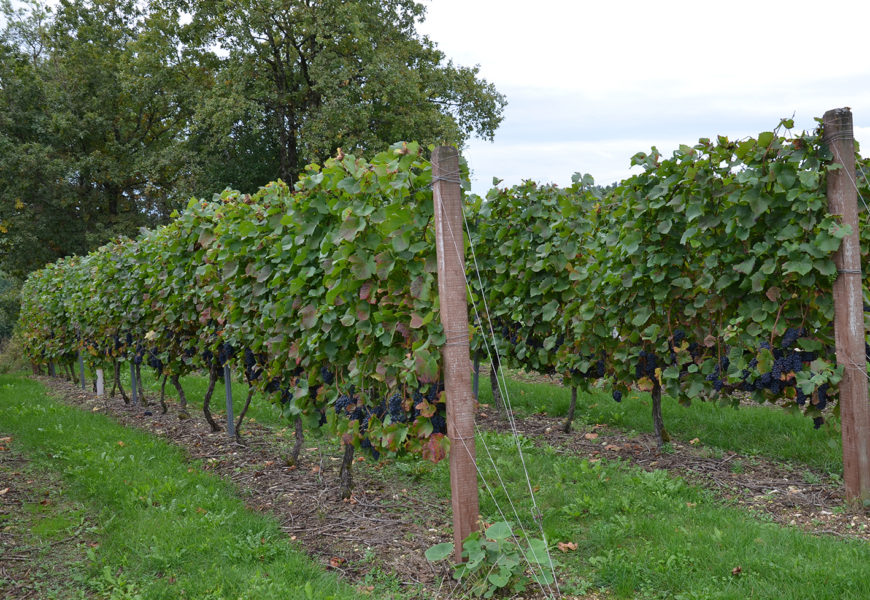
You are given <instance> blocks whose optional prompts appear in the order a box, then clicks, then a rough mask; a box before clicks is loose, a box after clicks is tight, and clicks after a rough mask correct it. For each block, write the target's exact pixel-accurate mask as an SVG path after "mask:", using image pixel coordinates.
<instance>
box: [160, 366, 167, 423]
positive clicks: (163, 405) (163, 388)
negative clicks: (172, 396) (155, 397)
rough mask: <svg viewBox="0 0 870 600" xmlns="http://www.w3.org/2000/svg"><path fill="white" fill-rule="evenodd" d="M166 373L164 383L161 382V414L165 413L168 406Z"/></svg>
mask: <svg viewBox="0 0 870 600" xmlns="http://www.w3.org/2000/svg"><path fill="white" fill-rule="evenodd" d="M166 377H167V376H166V375H165V374H164V375H163V383H161V384H160V414H161V415H165V414H166V411H167V410H168V409H167V407H166Z"/></svg>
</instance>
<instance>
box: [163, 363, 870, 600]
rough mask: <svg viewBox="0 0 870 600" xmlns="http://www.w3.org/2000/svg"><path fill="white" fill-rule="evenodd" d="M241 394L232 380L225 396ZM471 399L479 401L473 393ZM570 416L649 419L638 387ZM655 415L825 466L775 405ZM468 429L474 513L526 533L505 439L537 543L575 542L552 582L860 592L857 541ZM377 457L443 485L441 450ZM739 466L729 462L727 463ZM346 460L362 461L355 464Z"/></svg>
mask: <svg viewBox="0 0 870 600" xmlns="http://www.w3.org/2000/svg"><path fill="white" fill-rule="evenodd" d="M146 381H147V380H146ZM184 385H185V389H186V390H188V393H189V394H190V400H191V404H196V401H198V400H199V399H201V397H202V394H203V393H204V391H205V385H206V381H205V379H204V378H201V377H195V376H193V377H188V378H187V379H186V380H185V381H184ZM509 385H510V393H511V399H512V401H513V404H514V408H515V409H518V412H519V413H521V414H522V413H533V412H541V411H546V412H547V413H548V414H551V415H559V414H560V413H564V412H565V411H566V410H567V404H568V400H569V391H568V390H565V389H563V388H560V387H558V386H552V385H545V384H526V383H520V382H510V383H509ZM481 388H484V386H481ZM221 393H222V387H221V386H218V389H216V391H215V394H216V395H217V397H219V398H221V399H222V396H221V395H219V394H221ZM243 394H244V387H243V386H240V387H239V388H238V390H237V391H236V392H235V397H236V398H243V397H244V395H243ZM481 400H482V401H484V402H486V401H488V397H487V395H486V392H485V391H483V392H482V394H481ZM252 411H255V412H253V413H252V414H253V415H254V417H255V418H256V419H257V420H258V421H259V422H261V423H264V424H266V425H275V426H286V422H285V421H282V420H281V417H280V415H279V413H278V411H277V409H276V408H275V407H273V406H272V405H270V404H268V403H264V402H262V401H261V402H259V403H257V402H256V400H255V403H254V404H252ZM577 419H578V421H581V422H588V423H609V424H611V425H614V426H617V427H621V428H624V429H627V430H629V431H631V430H634V431H649V430H650V426H649V407H648V399H647V398H645V397H644V396H643V395H632V396H631V397H630V398H627V399H625V400H624V401H623V402H622V403H621V404H617V403H615V402H613V401H612V400H611V399H610V397H609V395H608V394H606V393H604V392H593V393H591V394H588V395H581V399H580V402H579V403H578V413H577ZM665 421H666V425H667V426H668V428H669V430H670V431H671V433H672V435H675V436H676V437H681V438H684V439H690V438H693V437H699V438H701V440H702V441H703V442H704V443H705V444H707V445H708V446H713V447H719V448H723V449H733V450H737V451H739V452H741V453H744V454H758V455H763V456H766V457H769V458H774V459H778V460H783V461H788V462H797V463H802V464H803V465H805V466H810V467H814V468H821V469H823V470H834V469H835V468H836V465H838V464H839V456H838V450H837V448H836V444H831V443H830V442H831V440H832V439H833V437H832V436H833V432H831V431H828V432H826V431H824V430H823V431H822V432H818V431H814V430H813V429H812V427H811V426H809V425H808V422H807V420H806V419H804V418H803V417H801V416H799V415H792V414H788V413H786V412H783V411H780V410H770V409H768V408H767V407H744V408H741V409H740V410H734V409H732V408H729V407H720V406H717V405H714V404H704V403H697V404H696V405H694V406H692V407H689V408H686V407H681V406H678V405H676V403H674V402H669V401H666V402H665ZM792 438H794V439H792ZM479 440H480V442H479V444H478V457H479V466H480V469H481V476H482V478H483V479H484V480H485V481H486V482H487V484H488V485H485V486H482V487H481V516H482V518H483V519H484V520H485V521H488V522H495V521H500V520H505V519H506V520H510V521H513V522H514V523H521V524H522V526H523V527H524V528H525V529H526V530H528V531H529V532H531V535H535V532H536V531H537V527H538V526H537V524H536V522H535V520H534V519H533V518H532V515H533V514H534V511H533V508H532V506H531V503H530V501H529V500H528V489H527V484H526V480H525V477H524V473H523V468H522V463H521V462H520V461H519V460H518V457H517V453H516V444H517V443H519V444H520V445H521V446H522V448H523V451H524V455H525V463H526V464H527V465H528V467H529V470H530V471H531V472H532V474H533V476H532V484H533V485H534V486H535V487H536V489H537V494H536V502H537V508H538V510H539V511H540V513H541V515H542V518H541V521H540V522H541V524H542V526H543V530H544V532H545V533H546V536H547V539H548V540H549V542H550V544H551V546H552V545H553V544H555V543H556V542H569V541H570V542H574V543H576V544H578V546H579V547H578V549H577V550H576V551H573V552H567V553H564V554H563V553H560V552H556V554H558V556H556V557H555V558H556V559H557V561H558V563H559V566H558V570H559V573H560V581H561V584H562V590H561V591H562V593H563V594H582V593H584V592H585V591H586V590H589V589H598V588H601V589H604V590H607V591H608V593H610V594H612V595H613V596H614V597H616V598H641V599H650V600H652V599H658V598H672V599H675V600H689V599H695V598H704V599H735V600H736V599H747V598H757V599H767V598H770V599H773V598H776V599H792V598H793V599H795V600H797V599H800V600H803V599H804V598H814V599H827V598H830V599H838V600H841V599H853V598H854V599H856V600H857V599H863V598H868V597H870V572H868V571H867V568H866V565H868V564H870V545H868V544H867V543H866V542H862V541H858V540H841V539H836V538H832V537H823V536H815V535H811V534H808V533H805V532H803V531H801V530H799V529H797V528H792V527H781V526H778V525H776V524H775V523H772V522H769V521H767V520H765V519H764V517H763V516H758V515H753V514H750V513H747V512H746V511H745V510H741V509H740V508H738V507H732V506H726V505H724V504H723V503H722V502H720V501H718V500H716V499H715V498H714V497H713V495H712V494H711V493H710V492H708V491H705V490H703V489H701V488H698V487H694V486H690V485H688V484H687V483H685V482H684V481H683V480H682V479H679V478H672V477H671V476H669V475H668V474H667V473H665V472H663V471H653V472H646V471H643V470H642V469H638V468H634V467H630V466H628V465H626V464H624V463H621V462H607V461H598V462H595V461H588V460H578V459H575V458H566V457H565V456H563V455H561V454H559V453H558V452H557V451H556V450H555V449H554V448H552V447H549V446H544V447H538V446H536V445H534V444H532V443H531V442H530V441H529V440H525V439H522V438H520V440H519V441H518V442H517V441H515V440H514V439H513V438H511V437H509V436H505V435H501V434H495V433H482V434H481V435H480V437H479ZM820 456H821V457H822V458H820ZM749 460H752V459H751V458H750V459H749ZM386 463H387V464H385V465H384V464H382V465H380V467H381V469H382V470H381V471H380V473H381V475H382V476H384V475H386V476H393V477H399V478H401V479H403V480H404V481H406V482H407V485H408V487H409V489H410V488H411V486H424V487H425V488H426V490H427V492H429V493H432V492H434V493H436V494H441V495H447V494H449V472H448V467H447V464H446V461H443V462H442V463H440V464H438V465H432V464H430V463H427V462H424V461H420V460H415V459H412V458H407V459H400V460H396V461H386ZM741 466H742V465H741V464H737V463H735V467H734V468H735V469H738V468H740V467H741ZM358 468H363V469H365V468H372V466H371V465H369V463H368V462H366V463H361V465H360V467H358ZM496 468H497V470H498V476H497V475H496ZM798 468H800V466H799V465H798ZM806 473H807V475H806V477H815V475H814V474H813V473H812V472H810V471H806ZM501 482H504V484H505V487H506V491H505V489H504V488H503V487H502V485H501ZM418 489H419V488H418ZM489 490H492V492H491V494H490V493H489ZM508 498H510V499H511V502H513V505H514V507H515V510H516V512H514V510H513V509H512V508H511V502H508ZM524 498H525V500H524ZM448 519H449V516H446V517H445V525H446V524H447V521H448ZM445 534H446V532H445Z"/></svg>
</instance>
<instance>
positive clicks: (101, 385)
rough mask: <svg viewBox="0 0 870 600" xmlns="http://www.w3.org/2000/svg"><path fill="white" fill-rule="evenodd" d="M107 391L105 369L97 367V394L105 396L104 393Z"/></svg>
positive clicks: (100, 396)
mask: <svg viewBox="0 0 870 600" xmlns="http://www.w3.org/2000/svg"><path fill="white" fill-rule="evenodd" d="M105 393H106V387H105V380H104V379H103V370H102V369H97V396H98V397H99V398H102V397H103V394H105Z"/></svg>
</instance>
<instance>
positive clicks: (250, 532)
mask: <svg viewBox="0 0 870 600" xmlns="http://www.w3.org/2000/svg"><path fill="white" fill-rule="evenodd" d="M0 432H2V435H3V436H8V437H11V438H12V439H11V441H10V442H9V443H10V444H12V447H13V448H14V449H15V450H16V451H18V452H21V453H22V454H23V455H24V456H26V457H27V458H28V459H29V460H30V461H31V462H32V464H33V465H35V466H37V467H39V468H40V469H44V470H46V471H50V472H54V473H57V474H59V475H60V476H62V479H63V482H64V486H65V488H66V490H67V491H66V494H67V496H68V497H69V498H71V499H74V500H75V501H77V502H80V503H81V504H82V506H83V507H84V511H85V512H86V513H87V515H88V518H89V520H90V521H91V522H93V523H95V524H96V530H95V531H94V532H93V533H92V535H95V536H96V539H97V546H96V547H95V548H91V549H90V552H89V554H88V556H89V563H88V564H87V565H86V566H85V567H84V573H85V575H84V576H83V577H81V578H80V579H79V581H78V582H77V583H75V582H70V583H71V585H70V589H69V590H68V592H69V595H68V596H67V597H78V596H77V595H76V594H77V593H79V594H81V596H82V597H85V596H87V595H89V594H90V595H94V596H96V597H106V598H108V597H111V598H131V599H133V598H197V599H217V598H228V599H229V598H232V599H243V598H245V599H247V598H250V599H252V600H253V599H264V598H275V599H278V598H280V599H286V598H299V599H305V600H313V599H328V598H332V599H336V600H338V599H343V598H348V599H351V598H355V597H356V595H357V592H356V591H355V590H354V589H353V588H351V587H349V586H348V585H346V584H344V583H342V582H341V581H340V580H339V578H338V577H336V576H335V575H334V574H331V573H327V572H325V571H324V570H323V569H322V568H321V567H319V566H318V565H316V564H315V563H314V562H313V561H312V560H311V559H309V558H308V557H307V556H306V555H305V553H304V552H303V551H301V550H300V549H299V548H298V547H297V546H296V545H295V544H293V543H292V542H291V541H290V540H289V539H288V538H287V537H286V536H285V535H283V534H282V533H281V531H280V529H279V527H278V524H277V523H276V522H275V521H274V520H273V519H270V518H268V517H266V516H263V515H260V514H255V513H253V512H251V511H249V510H247V509H246V508H245V505H244V503H243V501H242V500H241V499H240V498H239V497H238V496H237V494H236V492H235V490H234V489H233V488H232V486H230V485H228V484H227V483H226V482H224V481H222V480H221V479H220V478H218V477H215V476H212V475H210V474H207V473H203V472H202V471H201V470H200V469H196V468H191V464H190V463H189V462H188V461H187V460H186V458H185V456H184V454H183V453H182V452H181V450H180V449H178V448H177V447H175V446H173V445H171V444H168V443H167V442H165V441H162V440H160V439H158V438H157V437H155V436H153V435H149V434H146V433H144V432H141V431H136V430H135V429H131V428H126V427H122V426H120V425H118V424H116V423H114V422H113V421H112V420H111V419H110V418H107V417H106V416H104V415H101V414H96V413H89V412H85V411H82V410H79V409H76V408H72V407H70V406H66V405H64V404H62V403H60V402H58V401H56V400H53V399H51V398H49V397H48V395H47V394H46V390H45V388H44V387H43V386H42V385H40V384H39V383H37V382H35V381H31V380H28V379H25V378H23V377H16V376H0ZM15 486H16V481H9V482H5V483H4V484H3V485H2V486H0V487H10V488H14V487H15ZM0 561H2V558H0ZM76 586H78V588H77V590H76V589H75V588H76ZM0 595H3V594H2V590H0Z"/></svg>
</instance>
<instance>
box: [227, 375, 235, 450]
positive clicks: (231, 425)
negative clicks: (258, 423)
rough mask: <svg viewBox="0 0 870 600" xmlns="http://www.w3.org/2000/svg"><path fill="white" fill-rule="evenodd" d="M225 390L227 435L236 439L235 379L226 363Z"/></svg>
mask: <svg viewBox="0 0 870 600" xmlns="http://www.w3.org/2000/svg"><path fill="white" fill-rule="evenodd" d="M224 390H225V396H226V401H227V435H228V436H229V438H230V439H233V438H234V437H236V429H235V422H234V421H233V378H232V374H231V373H230V363H229V362H226V363H224Z"/></svg>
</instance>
